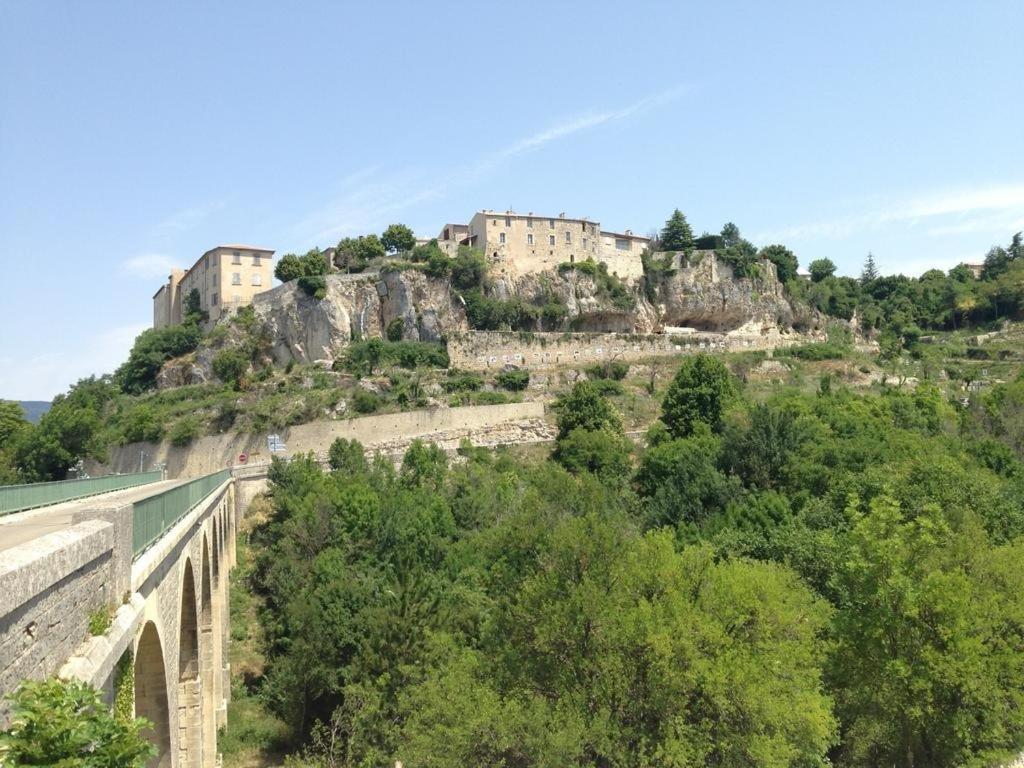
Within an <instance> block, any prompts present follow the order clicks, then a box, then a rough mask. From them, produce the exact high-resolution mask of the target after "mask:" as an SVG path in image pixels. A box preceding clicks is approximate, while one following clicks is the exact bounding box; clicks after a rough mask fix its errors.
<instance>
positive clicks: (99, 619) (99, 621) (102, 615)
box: [89, 606, 111, 637]
mask: <svg viewBox="0 0 1024 768" xmlns="http://www.w3.org/2000/svg"><path fill="white" fill-rule="evenodd" d="M110 623H111V617H110V611H108V610H107V608H106V606H103V607H100V608H97V609H96V610H95V611H93V612H92V613H90V614H89V634H90V635H92V636H93V637H98V636H99V635H102V634H105V633H106V631H107V630H108V629H110Z"/></svg>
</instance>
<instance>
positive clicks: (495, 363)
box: [448, 329, 816, 371]
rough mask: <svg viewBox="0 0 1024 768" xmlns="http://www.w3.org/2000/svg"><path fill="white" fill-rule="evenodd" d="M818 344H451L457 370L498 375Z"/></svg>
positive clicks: (684, 339)
mask: <svg viewBox="0 0 1024 768" xmlns="http://www.w3.org/2000/svg"><path fill="white" fill-rule="evenodd" d="M815 340H816V339H814V338H811V337H809V336H804V335H803V334H799V333H795V332H792V333H782V332H779V331H778V330H776V329H771V330H770V331H769V332H767V333H709V332H705V331H692V332H681V333H671V334H668V333H665V334H651V335H646V336H640V335H635V334H624V333H530V334H527V333H523V334H520V333H506V332H501V331H470V332H468V333H464V334H460V335H458V336H455V337H453V338H450V339H449V340H448V357H449V359H450V360H451V365H452V367H453V368H462V369H465V370H473V371H487V370H500V369H502V368H504V367H505V366H508V365H512V366H516V367H518V368H527V369H530V370H544V369H552V368H559V367H564V366H571V365H587V364H591V363H595V362H600V361H602V360H623V361H626V362H631V361H635V360H641V359H644V358H648V357H659V356H669V355H687V354H697V353H699V352H742V351H750V350H767V349H775V348H777V347H783V346H791V345H794V344H806V343H808V342H811V341H815Z"/></svg>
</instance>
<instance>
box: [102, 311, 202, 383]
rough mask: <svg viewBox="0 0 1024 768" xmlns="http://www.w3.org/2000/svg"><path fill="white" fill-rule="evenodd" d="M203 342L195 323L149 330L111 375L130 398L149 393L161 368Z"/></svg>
mask: <svg viewBox="0 0 1024 768" xmlns="http://www.w3.org/2000/svg"><path fill="white" fill-rule="evenodd" d="M202 338H203V332H202V330H201V329H200V328H199V326H198V324H196V323H194V322H187V323H182V324H180V325H168V326H165V327H164V328H148V329H146V330H145V331H143V332H142V333H140V334H139V335H138V336H137V337H136V338H135V343H134V344H133V345H132V349H131V351H130V352H129V353H128V359H127V360H126V361H125V362H124V363H122V364H121V365H120V366H119V367H118V369H117V370H116V371H115V372H114V380H115V381H116V382H117V383H118V385H119V386H120V387H121V389H123V390H124V391H125V392H127V393H128V394H132V395H137V394H141V393H142V392H144V391H146V390H147V389H152V388H153V387H155V386H156V375H157V374H158V373H159V372H160V368H161V367H162V366H163V364H164V363H166V362H167V361H168V360H170V359H172V358H175V357H180V356H181V355H185V354H188V353H189V352H192V351H193V350H195V349H196V347H198V346H199V342H200V340H202Z"/></svg>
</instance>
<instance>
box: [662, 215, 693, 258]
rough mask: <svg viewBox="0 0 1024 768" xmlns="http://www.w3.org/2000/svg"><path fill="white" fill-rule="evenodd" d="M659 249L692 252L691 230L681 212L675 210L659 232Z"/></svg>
mask: <svg viewBox="0 0 1024 768" xmlns="http://www.w3.org/2000/svg"><path fill="white" fill-rule="evenodd" d="M659 239H660V240H661V248H662V250H665V251H687V252H689V251H692V250H693V230H692V229H690V224H689V223H688V222H687V221H686V217H685V216H684V215H683V212H682V211H680V210H679V209H678V208H676V209H675V210H674V211H673V212H672V215H671V216H670V217H669V219H668V221H666V222H665V226H664V227H662V230H661V237H660V238H659Z"/></svg>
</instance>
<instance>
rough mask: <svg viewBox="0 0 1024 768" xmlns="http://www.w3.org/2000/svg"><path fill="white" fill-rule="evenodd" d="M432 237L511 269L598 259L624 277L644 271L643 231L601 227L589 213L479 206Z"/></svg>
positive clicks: (518, 271)
mask: <svg viewBox="0 0 1024 768" xmlns="http://www.w3.org/2000/svg"><path fill="white" fill-rule="evenodd" d="M437 243H438V245H439V246H440V247H441V249H442V250H444V251H445V252H446V253H448V254H450V255H454V254H455V252H456V251H457V249H458V246H459V245H469V246H472V247H474V248H478V249H480V250H481V251H482V252H483V253H484V254H485V255H486V257H487V259H488V260H489V261H490V262H491V264H492V265H495V266H497V267H498V268H499V269H501V270H502V271H505V272H507V273H510V274H513V275H521V274H526V273H530V272H542V271H547V270H552V269H557V268H558V265H559V264H562V263H566V262H567V263H574V262H577V261H586V260H587V259H592V260H594V261H603V262H605V263H606V264H607V265H608V271H609V272H613V273H616V274H618V276H619V277H621V278H623V279H634V278H637V277H639V276H640V275H642V274H643V267H642V266H641V264H640V253H641V252H642V251H643V250H644V248H646V247H647V244H648V240H647V238H646V237H639V236H637V235H634V234H633V233H632V232H630V231H629V230H627V231H626V232H625V233H616V232H604V231H602V230H601V225H600V223H598V222H596V221H591V220H590V219H571V218H566V216H565V214H564V213H562V214H559V215H558V216H538V215H535V214H533V213H532V212H530V213H526V214H522V213H516V212H514V211H505V212H498V211H486V210H485V211H478V212H477V213H476V214H475V215H474V216H473V218H472V219H470V222H469V224H446V225H445V226H444V228H443V229H442V230H441V233H440V235H438V238H437Z"/></svg>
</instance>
